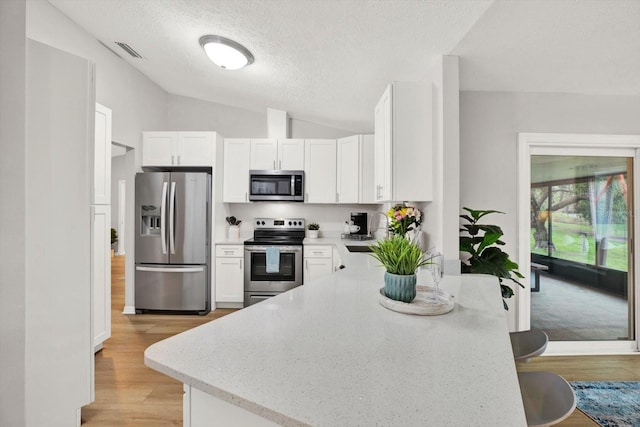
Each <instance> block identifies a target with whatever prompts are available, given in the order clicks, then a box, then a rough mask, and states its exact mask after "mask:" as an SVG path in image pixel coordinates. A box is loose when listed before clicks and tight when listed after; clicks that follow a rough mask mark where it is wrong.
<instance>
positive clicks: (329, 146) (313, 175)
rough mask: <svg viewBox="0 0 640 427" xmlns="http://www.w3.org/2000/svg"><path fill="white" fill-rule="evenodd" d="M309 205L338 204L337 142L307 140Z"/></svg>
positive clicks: (305, 158) (306, 157)
mask: <svg viewBox="0 0 640 427" xmlns="http://www.w3.org/2000/svg"><path fill="white" fill-rule="evenodd" d="M304 173H305V187H306V193H307V194H306V197H305V202H307V203H336V199H337V195H336V140H335V139H307V140H306V141H305V148H304Z"/></svg>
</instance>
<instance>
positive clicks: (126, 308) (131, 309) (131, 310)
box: [122, 305, 136, 314]
mask: <svg viewBox="0 0 640 427" xmlns="http://www.w3.org/2000/svg"><path fill="white" fill-rule="evenodd" d="M122 314H136V308H135V307H134V306H132V305H125V306H124V310H122Z"/></svg>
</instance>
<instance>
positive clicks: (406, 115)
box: [374, 82, 433, 202]
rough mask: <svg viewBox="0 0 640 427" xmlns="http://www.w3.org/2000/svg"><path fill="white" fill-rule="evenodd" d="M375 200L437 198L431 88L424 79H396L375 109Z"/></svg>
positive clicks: (424, 199) (427, 199) (423, 199)
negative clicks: (414, 80) (434, 186)
mask: <svg viewBox="0 0 640 427" xmlns="http://www.w3.org/2000/svg"><path fill="white" fill-rule="evenodd" d="M374 118H375V199H376V201H377V202H389V201H401V200H411V201H430V200H431V199H432V197H433V195H432V193H433V189H432V187H433V161H432V137H431V123H432V120H431V90H430V88H429V86H428V85H427V84H425V83H422V82H393V83H392V84H391V85H389V86H388V87H387V89H386V90H385V91H384V93H383V94H382V97H381V98H380V101H379V102H378V104H377V105H376V108H375V114H374Z"/></svg>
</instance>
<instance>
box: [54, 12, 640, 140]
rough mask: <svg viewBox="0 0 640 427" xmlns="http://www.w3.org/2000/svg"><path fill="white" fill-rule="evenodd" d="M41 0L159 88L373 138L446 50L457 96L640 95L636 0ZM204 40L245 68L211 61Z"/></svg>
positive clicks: (639, 31) (639, 20) (639, 19)
mask: <svg viewBox="0 0 640 427" xmlns="http://www.w3.org/2000/svg"><path fill="white" fill-rule="evenodd" d="M49 1H50V3H51V4H53V5H54V6H55V7H56V8H58V9H59V10H61V11H62V12H63V13H64V14H66V15H67V16H68V17H69V18H70V19H72V20H73V21H75V22H76V23H78V24H79V25H80V26H82V27H83V28H85V29H86V30H87V31H88V32H89V33H91V34H93V35H94V36H95V37H96V38H97V39H98V40H100V41H101V42H102V43H103V44H105V45H106V46H109V47H110V48H111V49H113V50H114V51H115V52H117V53H118V54H119V55H120V56H121V57H122V58H123V59H124V60H125V61H127V62H129V63H130V64H131V65H133V66H134V67H135V68H137V69H138V70H140V71H141V72H142V73H143V74H145V75H146V76H148V77H149V78H150V79H151V80H153V81H154V82H156V83H157V84H158V85H160V86H161V87H162V88H164V89H165V90H166V91H167V92H169V93H172V94H177V95H183V96H189V97H193V98H198V99H202V100H205V101H211V102H217V103H221V104H226V105H231V106H235V107H241V108H245V109H249V110H253V111H259V112H264V111H265V109H266V108H267V107H271V108H276V109H280V110H285V111H288V112H289V114H290V115H291V116H292V117H294V118H296V119H299V120H306V121H311V122H314V123H318V124H324V125H328V126H333V127H336V128H339V129H344V130H348V131H353V132H371V131H372V130H373V108H374V106H375V104H376V102H377V100H378V98H379V96H380V95H381V93H382V92H383V90H384V88H385V86H386V85H387V84H388V83H389V82H391V81H392V80H420V79H423V78H424V77H425V75H426V73H427V70H428V69H429V67H430V65H431V64H432V63H433V62H434V61H435V59H436V58H437V57H438V56H440V55H443V54H454V55H459V56H460V58H461V60H460V61H461V62H460V64H461V72H460V75H461V88H462V89H463V90H504V91H536V92H560V93H598V94H616V95H618V94H624V95H635V96H638V95H640V72H638V71H640V0H617V1H615V2H611V1H607V0H579V1H568V0H567V1H558V0H552V1H546V0H539V1H535V2H534V1H505V0H498V1H495V2H493V1H489V0H485V1H483V0H476V1H464V0H438V1H436V0H322V1H321V0H82V1H80V0H49ZM205 34H215V35H221V36H224V37H227V38H231V39H233V40H235V41H237V42H239V43H241V44H243V45H244V46H246V47H247V48H248V49H249V50H250V51H251V52H252V53H253V55H254V56H255V58H256V60H255V63H254V64H252V65H251V66H249V67H247V68H245V69H242V70H240V71H227V70H222V69H220V68H218V67H216V66H215V65H214V64H213V63H211V62H210V61H209V59H208V58H207V57H206V55H205V54H204V52H203V50H202V49H201V47H200V46H199V44H198V39H199V38H200V37H201V36H202V35H205ZM115 42H125V43H127V44H129V45H130V46H131V47H132V48H133V49H135V50H136V51H137V52H138V53H140V54H141V55H142V56H143V59H135V58H132V57H130V56H129V55H128V54H126V53H125V52H124V51H122V50H121V49H120V48H119V47H118V46H117V45H116V44H115Z"/></svg>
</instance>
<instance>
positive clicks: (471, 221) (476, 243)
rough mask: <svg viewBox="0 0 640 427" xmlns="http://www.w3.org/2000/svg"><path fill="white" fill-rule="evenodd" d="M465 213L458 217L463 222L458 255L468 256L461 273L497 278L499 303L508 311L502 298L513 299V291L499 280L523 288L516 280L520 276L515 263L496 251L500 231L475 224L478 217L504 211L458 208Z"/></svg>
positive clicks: (501, 244) (501, 242) (500, 250)
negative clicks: (464, 254)
mask: <svg viewBox="0 0 640 427" xmlns="http://www.w3.org/2000/svg"><path fill="white" fill-rule="evenodd" d="M462 209H464V210H465V211H467V212H468V214H463V215H460V218H462V219H463V220H465V221H466V222H467V223H466V224H462V228H461V229H460V232H461V233H465V234H467V235H461V236H460V252H464V253H467V254H469V259H468V260H466V261H462V273H476V274H490V275H492V276H496V277H497V278H498V282H499V283H500V290H501V292H502V298H503V300H502V304H503V305H504V308H505V310H508V309H509V308H508V307H507V303H506V301H505V300H504V299H506V298H511V297H512V296H513V289H511V287H510V286H508V285H506V284H505V283H504V282H503V280H505V279H507V280H511V281H512V282H514V283H516V284H518V285H519V286H520V287H522V288H524V285H523V284H522V283H520V282H519V281H518V279H522V278H523V277H524V276H523V275H522V274H520V272H519V271H518V264H516V263H515V262H513V261H511V260H510V259H509V255H508V254H507V253H506V252H504V251H502V249H500V246H503V245H504V242H503V241H502V240H500V238H501V237H502V236H503V232H502V229H501V228H500V227H499V226H497V225H490V224H479V223H478V221H480V219H481V218H483V217H484V216H486V215H489V214H493V213H499V214H504V212H500V211H495V210H474V209H469V208H462Z"/></svg>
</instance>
